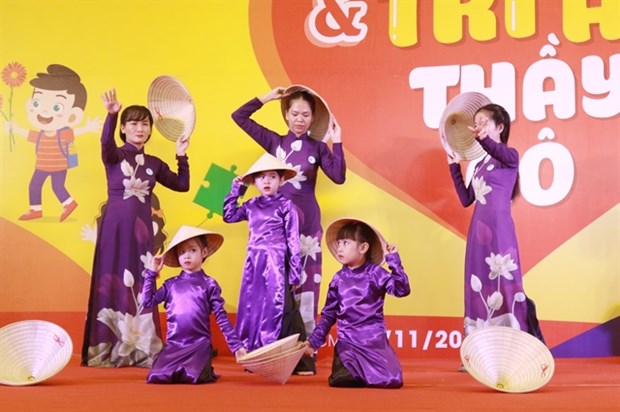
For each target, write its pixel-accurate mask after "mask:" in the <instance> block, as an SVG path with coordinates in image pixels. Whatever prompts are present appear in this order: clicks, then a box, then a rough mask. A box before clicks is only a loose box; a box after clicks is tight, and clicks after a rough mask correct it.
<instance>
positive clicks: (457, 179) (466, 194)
mask: <svg viewBox="0 0 620 412" xmlns="http://www.w3.org/2000/svg"><path fill="white" fill-rule="evenodd" d="M450 175H451V176H452V181H453V182H454V188H455V189H456V194H457V195H458V196H459V200H460V201H461V204H462V205H463V207H467V206H469V205H471V204H472V203H473V202H474V200H476V194H475V193H474V188H473V187H472V186H471V185H469V187H467V186H465V182H464V181H463V175H462V174H461V166H460V165H459V164H458V163H451V164H450Z"/></svg>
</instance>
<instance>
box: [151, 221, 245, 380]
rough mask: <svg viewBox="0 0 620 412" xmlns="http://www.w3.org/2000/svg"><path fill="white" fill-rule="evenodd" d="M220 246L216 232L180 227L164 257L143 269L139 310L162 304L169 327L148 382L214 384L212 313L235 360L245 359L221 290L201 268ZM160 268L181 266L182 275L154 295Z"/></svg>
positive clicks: (169, 280)
mask: <svg viewBox="0 0 620 412" xmlns="http://www.w3.org/2000/svg"><path fill="white" fill-rule="evenodd" d="M223 241H224V237H223V236H222V235H220V234H218V233H215V232H210V231H207V230H203V229H199V228H196V227H191V226H182V227H181V228H180V229H179V231H178V232H177V233H176V235H175V236H174V238H173V239H172V242H171V243H170V245H169V246H168V249H167V250H166V251H165V252H164V254H163V255H161V256H155V257H154V258H153V260H152V262H151V264H150V265H149V268H148V269H147V270H146V275H145V279H144V285H143V287H142V300H143V305H144V306H145V307H151V306H155V305H157V304H159V303H162V302H163V303H164V306H165V307H166V318H167V324H168V330H167V334H166V343H165V344H164V348H163V350H162V351H161V352H160V353H159V355H158V356H157V357H156V358H155V361H154V362H153V366H152V367H151V370H150V371H149V374H148V376H147V382H148V383H194V384H195V383H209V382H214V381H215V380H217V377H218V376H217V375H216V374H215V373H214V371H213V367H212V366H211V359H212V346H211V330H210V323H209V316H210V314H211V312H213V313H214V314H215V319H216V321H217V324H218V325H219V327H220V329H221V331H222V334H223V335H224V337H225V339H226V342H227V343H228V346H229V348H230V350H231V351H232V352H233V353H234V354H235V356H236V357H237V358H238V357H240V356H243V355H245V353H246V351H245V348H244V347H243V344H242V343H241V341H240V340H239V338H238V337H237V333H236V332H235V329H234V328H233V326H232V324H231V323H230V320H229V319H228V314H227V313H226V310H225V309H224V298H222V289H221V288H220V285H219V284H218V283H217V281H216V280H215V279H213V278H212V277H210V276H208V275H207V274H206V273H205V272H204V271H203V270H202V268H201V265H202V263H203V262H204V261H205V259H206V258H207V257H208V256H210V255H212V254H213V253H215V251H216V250H217V249H218V248H219V247H220V246H221V245H222V242H223ZM164 264H165V265H167V266H171V267H181V269H182V270H181V273H179V275H177V276H175V277H173V278H170V279H168V280H166V281H165V282H164V283H163V285H162V286H161V287H160V288H159V289H157V290H155V279H156V278H157V277H158V273H159V271H160V270H161V268H162V267H163V265H164Z"/></svg>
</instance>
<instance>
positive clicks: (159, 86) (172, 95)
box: [147, 75, 196, 141]
mask: <svg viewBox="0 0 620 412" xmlns="http://www.w3.org/2000/svg"><path fill="white" fill-rule="evenodd" d="M147 101H148V105H149V110H150V111H151V113H152V114H153V122H154V123H155V128H157V130H158V131H159V133H161V134H162V135H163V136H164V137H165V138H166V139H168V140H172V141H176V140H177V139H178V138H179V137H181V136H185V137H188V138H189V137H190V136H191V134H192V132H193V131H194V126H195V125H196V108H195V106H194V100H193V99H192V96H191V95H190V93H189V91H188V90H187V88H186V87H185V86H184V85H183V83H181V82H180V81H179V80H178V79H177V78H175V77H172V76H168V75H164V76H159V77H157V78H156V79H155V80H153V82H152V83H151V85H150V87H149V91H148V96H147Z"/></svg>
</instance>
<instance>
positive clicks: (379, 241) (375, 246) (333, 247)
mask: <svg viewBox="0 0 620 412" xmlns="http://www.w3.org/2000/svg"><path fill="white" fill-rule="evenodd" d="M355 222H361V223H364V224H365V225H367V226H368V227H370V228H371V229H372V231H373V232H374V234H375V240H374V242H372V248H371V250H370V261H371V262H372V263H375V264H377V265H382V264H383V261H384V260H385V248H386V242H385V239H384V238H383V236H382V235H381V232H379V231H378V230H377V229H375V228H374V227H372V226H371V225H369V224H368V223H366V222H364V221H363V220H361V219H357V218H354V217H343V218H341V219H337V220H335V221H333V222H332V223H330V225H329V226H328V227H327V230H326V231H325V241H326V243H327V247H328V248H329V251H330V252H331V254H332V255H333V256H334V257H335V258H336V260H338V252H337V244H338V243H337V237H338V231H339V230H340V229H341V228H342V227H343V226H344V225H346V224H348V223H355Z"/></svg>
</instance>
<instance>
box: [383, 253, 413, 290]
mask: <svg viewBox="0 0 620 412" xmlns="http://www.w3.org/2000/svg"><path fill="white" fill-rule="evenodd" d="M385 260H386V262H387V264H388V267H389V268H390V271H391V272H392V273H391V275H390V278H389V279H388V281H387V284H386V286H385V291H386V292H387V293H388V294H390V295H392V296H396V297H397V298H402V297H404V296H407V295H409V293H411V287H410V286H409V278H408V277H407V273H405V269H404V268H403V265H402V263H401V261H400V256H399V255H398V253H388V254H387V255H385Z"/></svg>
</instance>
